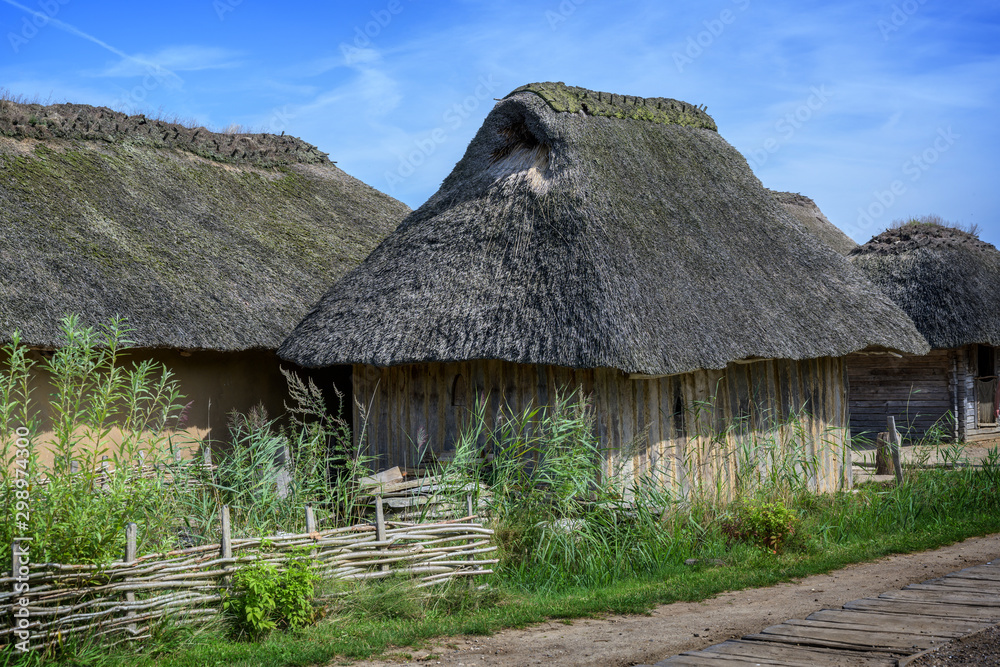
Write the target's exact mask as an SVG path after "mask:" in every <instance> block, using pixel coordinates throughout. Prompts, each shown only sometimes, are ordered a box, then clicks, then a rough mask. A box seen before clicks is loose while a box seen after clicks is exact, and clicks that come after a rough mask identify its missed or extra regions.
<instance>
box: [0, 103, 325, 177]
mask: <svg viewBox="0 0 1000 667" xmlns="http://www.w3.org/2000/svg"><path fill="white" fill-rule="evenodd" d="M0 135H2V136H7V137H11V138H14V139H39V140H42V141H45V140H50V139H64V140H70V141H104V142H108V143H125V144H132V145H140V146H148V147H150V148H174V149H178V150H183V151H188V152H190V153H194V154H195V155H200V156H201V157H204V158H208V159H209V160H215V161H217V162H231V163H237V164H254V165H258V166H263V167H276V166H280V165H288V164H325V163H327V162H328V160H327V154H326V153H324V152H322V151H320V150H319V149H318V148H316V147H315V146H313V145H312V144H309V143H306V142H305V141H302V140H301V139H299V138H297V137H292V136H285V135H284V134H283V133H282V134H281V135H280V136H276V135H273V134H261V133H245V132H233V133H229V132H210V131H208V130H207V129H205V128H204V127H188V126H186V125H181V124H179V123H171V122H167V121H164V120H157V119H155V118H146V116H145V115H143V114H135V115H131V116H130V115H128V114H125V113H122V112H121V111H113V110H111V109H109V108H107V107H93V106H90V105H87V104H51V105H48V106H42V105H40V104H20V103H17V102H11V101H9V100H0Z"/></svg>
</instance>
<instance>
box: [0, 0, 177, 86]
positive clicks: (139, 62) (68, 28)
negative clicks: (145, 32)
mask: <svg viewBox="0 0 1000 667" xmlns="http://www.w3.org/2000/svg"><path fill="white" fill-rule="evenodd" d="M2 1H3V2H5V3H7V4H8V5H10V6H11V7H17V8H18V9H20V10H21V11H24V12H27V13H29V14H31V15H32V16H35V17H37V18H39V19H42V20H43V21H45V22H46V23H51V24H52V25H53V26H55V27H56V28H59V29H60V30H63V31H65V32H68V33H70V34H71V35H75V36H77V37H80V38H81V39H85V40H87V41H88V42H93V43H94V44H97V45H98V46H99V47H101V48H102V49H105V50H107V51H110V52H111V53H113V54H115V55H116V56H118V57H120V58H121V59H122V60H123V61H128V62H131V63H133V64H134V65H136V66H138V67H141V68H142V69H143V71H144V72H145V71H149V69H150V68H153V69H156V68H157V65H156V64H155V63H153V62H150V61H148V60H144V59H142V58H141V57H139V56H133V55H129V54H128V53H125V52H124V51H122V50H121V49H117V48H115V47H113V46H111V45H110V44H108V43H107V42H105V41H104V40H101V39H98V38H97V37H94V36H93V35H91V34H88V33H86V32H84V31H82V30H80V29H79V28H77V27H75V26H72V25H70V24H69V23H66V22H65V21H60V20H59V19H57V18H54V17H51V16H48V15H46V14H43V13H41V12H39V11H36V10H34V9H32V8H30V7H25V6H24V5H22V4H20V3H18V2H14V0H2ZM159 73H160V74H161V75H162V76H164V77H169V78H175V79H176V80H177V82H180V81H181V78H180V77H179V76H177V75H176V74H175V73H174V72H172V71H171V70H170V69H167V68H164V67H161V68H160V72H159Z"/></svg>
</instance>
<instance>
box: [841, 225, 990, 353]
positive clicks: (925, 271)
mask: <svg viewBox="0 0 1000 667" xmlns="http://www.w3.org/2000/svg"><path fill="white" fill-rule="evenodd" d="M850 260H851V262H852V263H853V264H854V266H855V267H857V268H858V269H860V270H861V272H862V273H864V274H865V275H866V276H867V277H868V278H869V279H870V280H871V281H872V282H873V283H875V284H876V285H877V286H878V287H879V288H880V289H881V290H882V292H883V293H884V294H885V295H886V296H887V297H889V298H890V299H892V300H893V301H894V302H896V303H897V304H898V305H899V307H900V308H902V309H903V310H904V311H905V312H906V314H907V315H909V316H910V318H911V319H912V320H913V322H914V323H915V324H916V326H917V329H919V330H920V332H921V333H922V334H923V335H924V337H925V338H926V339H927V341H928V342H929V343H930V344H931V347H933V348H936V349H944V348H955V347H961V346H963V345H969V344H973V343H982V344H987V345H1000V289H998V286H1000V252H998V251H997V249H996V248H995V247H994V246H992V245H991V244H989V243H986V242H985V241H980V240H979V239H978V238H976V237H975V236H973V235H972V234H969V233H967V232H964V231H962V230H959V229H955V228H953V227H948V226H944V225H939V224H934V223H923V222H920V223H911V224H906V225H903V226H901V227H898V228H895V229H889V230H886V231H884V232H882V233H881V234H879V235H878V236H875V237H874V238H873V239H872V240H870V241H869V242H868V243H865V244H864V245H862V246H859V247H858V248H857V249H856V250H854V251H853V252H852V253H851V255H850Z"/></svg>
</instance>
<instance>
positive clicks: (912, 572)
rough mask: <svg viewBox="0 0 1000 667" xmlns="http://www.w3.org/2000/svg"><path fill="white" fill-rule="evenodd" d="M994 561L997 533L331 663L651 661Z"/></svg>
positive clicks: (999, 548) (606, 666)
mask: <svg viewBox="0 0 1000 667" xmlns="http://www.w3.org/2000/svg"><path fill="white" fill-rule="evenodd" d="M997 558H1000V534H994V535H989V536H986V537H976V538H971V539H968V540H965V541H964V542H961V543H958V544H953V545H951V546H947V547H942V548H940V549H935V550H932V551H924V552H920V553H915V554H906V555H900V556H890V557H887V558H882V559H880V560H877V561H873V562H869V563H859V564H856V565H849V566H848V567H845V568H843V569H840V570H836V571H834V572H830V573H829V574H821V575H814V576H811V577H806V578H805V579H800V580H796V581H794V582H791V583H785V584H779V585H777V586H771V587H768V588H758V589H749V590H744V591H734V592H729V593H723V594H721V595H719V596H717V597H715V598H712V599H710V600H705V601H703V602H678V603H674V604H669V605H662V606H660V607H657V608H656V609H654V610H653V611H652V612H651V613H650V614H649V615H648V616H608V617H606V618H601V619H583V620H578V621H573V622H572V623H570V624H564V623H562V622H549V623H543V624H540V625H536V626H533V627H530V628H527V629H524V630H505V631H503V632H499V633H497V634H496V635H493V636H492V637H448V638H442V639H441V640H440V641H438V642H437V643H435V644H434V645H431V646H427V647H425V648H424V649H421V650H411V649H405V650H403V651H400V652H398V653H396V654H395V655H393V654H391V653H390V654H389V655H387V656H385V657H383V658H382V659H379V660H375V661H365V662H356V663H344V662H340V661H338V662H335V663H333V664H351V665H353V666H354V667H377V666H388V665H428V664H430V665H452V666H458V665H463V666H471V665H501V666H503V667H521V666H526V665H567V666H568V665H580V666H583V665H601V666H602V667H624V666H626V665H635V664H640V663H654V662H657V661H659V660H663V659H664V658H666V657H668V656H671V655H674V654H677V653H680V652H681V651H690V650H698V649H702V648H705V647H707V646H711V645H712V644H717V643H719V642H722V641H725V640H727V639H731V638H733V637H739V636H742V635H746V634H750V633H754V632H760V631H761V630H762V629H763V628H765V627H767V626H769V625H775V624H776V623H780V622H782V621H784V620H786V619H790V618H805V617H806V616H808V615H809V614H811V613H812V612H814V611H817V610H819V609H824V608H834V609H836V608H839V607H841V606H843V604H844V603H846V602H850V601H851V600H857V599H858V598H863V597H870V596H875V595H878V594H879V593H882V592H885V591H890V590H893V589H898V588H902V587H903V586H906V585H908V584H912V583H917V582H920V581H924V580H926V579H931V578H934V577H940V576H943V575H945V574H948V573H949V572H954V571H955V570H961V569H962V568H965V567H970V566H972V565H980V564H982V563H986V562H989V561H992V560H994V559H997ZM932 664H933V663H932ZM958 664H962V663H958ZM987 664H989V663H987Z"/></svg>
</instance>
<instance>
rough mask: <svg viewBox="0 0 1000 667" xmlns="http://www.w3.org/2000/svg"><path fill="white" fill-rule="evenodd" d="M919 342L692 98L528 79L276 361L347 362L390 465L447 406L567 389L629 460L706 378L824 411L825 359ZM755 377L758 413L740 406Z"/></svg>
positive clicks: (447, 428) (781, 405) (446, 439)
mask: <svg viewBox="0 0 1000 667" xmlns="http://www.w3.org/2000/svg"><path fill="white" fill-rule="evenodd" d="M924 348H925V343H924V342H923V339H922V338H921V337H920V335H919V334H918V333H917V332H916V331H915V330H914V329H913V326H912V324H911V323H909V321H908V320H907V319H906V318H905V317H904V316H903V314H902V313H901V312H900V311H899V309H898V308H897V307H896V306H895V305H893V304H892V303H891V302H889V301H888V300H887V299H886V298H885V297H883V296H881V295H879V294H877V293H876V292H875V291H874V290H873V289H872V287H871V285H870V283H868V282H867V281H866V280H865V279H864V278H862V277H861V276H860V275H858V274H857V273H856V272H855V271H853V270H852V269H851V267H850V265H849V264H848V263H847V262H846V261H845V260H844V259H843V258H842V257H840V256H839V255H838V254H837V253H835V252H834V251H832V250H831V249H830V248H828V247H826V246H824V245H822V244H820V243H818V242H816V241H815V239H813V238H812V237H811V236H810V235H808V234H807V233H806V232H804V231H803V230H802V229H801V227H800V226H799V225H798V224H796V223H794V222H792V221H791V220H790V218H789V217H788V214H787V213H786V212H785V211H784V210H783V209H782V207H781V206H780V205H779V204H778V203H777V202H776V201H775V199H774V198H773V197H772V196H771V195H770V194H769V193H768V192H767V191H766V190H765V189H764V188H763V187H762V186H761V184H760V182H759V181H758V180H757V178H756V177H754V175H753V173H752V172H751V171H750V168H749V167H748V165H747V163H746V161H745V160H744V159H743V157H742V156H741V155H740V154H739V153H738V152H737V151H736V150H735V149H733V147H732V146H730V145H729V144H727V143H726V142H725V141H724V140H723V139H722V138H721V137H720V136H719V134H718V132H717V130H716V125H715V122H714V121H713V120H712V119H711V117H709V116H708V114H707V113H705V112H704V111H703V110H701V109H700V108H698V107H694V106H692V105H689V104H686V103H684V102H678V101H676V100H670V99H663V98H647V99H642V98H636V97H631V96H623V95H617V94H609V93H599V92H595V91H589V90H585V89H582V88H573V87H568V86H565V85H563V84H554V83H546V84H532V85H529V86H525V87H522V88H519V89H517V90H515V91H514V92H513V93H511V94H510V95H508V96H507V97H506V98H504V99H503V100H502V101H500V102H499V103H498V104H497V105H496V107H495V108H494V109H493V111H492V112H491V113H490V114H489V116H488V117H487V119H486V121H485V123H484V124H483V127H482V128H481V129H480V131H479V132H478V133H477V135H476V137H475V138H474V139H473V141H472V143H471V144H470V145H469V148H468V150H467V151H466V153H465V156H464V157H463V158H462V160H461V161H460V162H459V163H458V165H457V166H456V167H455V169H454V171H453V172H452V173H451V175H449V176H448V178H447V179H445V181H444V183H443V185H442V186H441V189H440V190H439V191H438V192H437V193H436V194H435V195H434V196H433V197H431V198H430V199H429V200H428V201H427V203H425V204H424V205H423V206H422V207H420V208H419V209H418V210H416V211H414V212H413V213H412V214H411V215H410V216H409V217H408V218H406V220H404V221H403V223H402V224H401V225H400V226H399V227H398V228H397V229H396V231H395V232H393V233H392V234H391V235H390V236H389V237H388V238H387V239H386V240H385V241H383V242H382V243H381V244H380V245H379V247H378V248H377V249H376V250H375V251H374V252H373V253H372V254H371V255H370V256H369V257H368V258H367V259H366V260H365V261H364V262H363V263H362V264H361V266H359V267H358V268H357V269H355V270H353V271H351V272H350V273H348V274H347V276H345V277H344V279H342V280H341V281H340V282H339V283H338V284H337V285H335V286H334V288H333V289H331V290H330V291H329V292H328V293H327V294H326V295H325V296H324V297H323V299H322V300H321V301H320V302H319V304H318V305H317V306H316V307H315V308H314V309H313V310H312V312H310V313H309V315H308V316H307V317H306V318H305V320H303V322H302V323H301V324H300V325H299V326H298V327H297V328H296V329H295V331H294V333H293V334H292V335H291V336H290V337H289V339H288V340H287V341H286V342H285V343H284V344H283V345H282V347H281V348H280V350H279V355H281V356H282V357H284V358H286V359H290V360H293V361H295V362H297V363H300V364H303V365H305V366H311V367H323V366H330V365H334V364H353V365H354V368H355V371H354V377H355V392H356V393H359V392H360V395H359V398H360V399H361V400H369V399H370V398H371V396H369V395H367V394H366V393H365V392H368V393H369V394H371V395H372V396H374V397H375V399H376V402H378V401H383V402H388V405H387V406H383V407H382V408H373V409H372V412H373V414H376V415H377V414H378V413H377V410H378V409H381V410H382V411H383V412H384V413H385V415H384V416H381V417H377V419H376V420H375V423H374V424H370V425H369V429H371V430H370V433H371V434H372V438H373V442H374V443H375V449H376V451H377V452H378V453H379V454H381V455H382V456H384V457H385V459H387V462H388V460H393V461H402V459H403V449H404V448H406V447H407V446H408V445H407V437H409V438H411V439H414V438H416V437H417V436H416V433H417V431H418V430H420V429H426V431H427V432H428V433H429V436H430V438H431V442H432V444H433V446H434V447H436V448H440V447H448V446H449V444H450V442H452V441H453V438H454V426H455V424H456V423H458V422H459V420H460V419H461V417H462V413H461V410H458V411H454V413H453V411H452V410H451V409H450V406H452V405H456V406H460V405H462V404H465V405H469V404H471V402H470V399H471V398H474V397H475V396H478V395H482V394H489V395H490V396H491V397H498V396H499V395H501V394H502V396H503V400H505V401H507V402H508V403H512V404H524V403H526V402H528V401H539V402H545V400H546V397H547V396H551V393H552V391H554V387H555V386H557V385H559V384H568V385H570V386H577V385H583V386H584V388H585V389H586V390H587V391H592V392H593V393H594V396H595V401H596V402H597V404H598V405H597V409H598V413H599V424H598V428H599V430H600V432H601V435H602V438H603V439H604V440H605V442H606V443H607V444H608V445H609V446H611V447H616V448H618V447H622V446H624V445H626V444H627V443H628V441H630V440H632V439H633V438H641V439H643V440H644V441H645V439H646V438H648V447H644V448H642V453H641V454H640V455H638V458H636V459H635V464H636V465H646V464H647V463H655V459H659V458H660V457H662V456H664V455H665V454H666V451H667V450H668V449H669V448H671V447H673V446H674V445H676V444H677V443H679V442H680V441H681V440H682V439H683V438H682V434H681V432H682V431H686V432H690V431H691V425H690V424H688V425H684V426H683V427H682V425H681V423H680V422H678V417H677V416H676V410H675V408H676V407H677V406H678V405H680V406H681V408H684V407H690V406H691V405H693V403H694V402H695V401H697V400H699V399H700V398H704V399H706V400H707V399H709V397H710V393H711V395H714V394H715V393H716V390H717V389H718V394H719V396H726V395H727V392H731V394H732V398H733V401H729V400H728V399H725V398H720V399H719V406H720V409H721V408H722V404H723V403H725V405H726V408H725V409H726V411H727V412H732V413H733V414H734V415H735V413H741V412H743V411H746V410H750V409H751V407H750V405H751V404H753V405H756V406H757V407H758V408H760V409H759V410H755V411H756V412H759V413H761V414H763V412H765V411H767V410H771V414H779V413H781V414H784V415H787V414H788V413H789V411H794V410H796V409H799V408H801V407H802V400H803V398H804V396H802V395H796V392H798V391H800V390H804V389H805V387H806V386H807V385H808V386H809V387H817V388H816V392H819V393H817V394H815V396H816V397H817V402H819V401H821V400H823V399H821V398H819V397H820V396H821V395H822V396H824V397H826V396H828V397H830V398H831V401H832V399H833V397H834V394H835V391H834V389H835V387H841V388H842V381H841V372H840V371H841V368H840V366H839V362H838V361H836V360H837V358H839V357H841V356H843V355H846V354H848V353H850V352H853V351H856V350H861V349H892V350H906V351H912V352H921V351H923V350H924ZM757 360H760V361H757ZM763 360H781V361H763ZM817 360H822V363H818V361H817ZM755 361H756V362H757V363H747V362H755ZM806 367H808V369H809V370H803V369H805V368H806ZM820 375H822V377H823V378H824V379H822V380H819V379H817V378H818V376H820ZM793 376H794V378H795V379H793V380H791V379H789V378H791V377H793ZM720 382H721V383H722V384H723V386H721V387H720V386H719V383H720ZM788 382H792V383H794V384H795V389H794V390H791V393H790V389H789V385H787V383H788ZM748 383H749V385H748ZM762 383H763V384H762ZM768 383H770V384H768ZM775 383H777V384H778V385H780V387H781V389H780V390H774V387H775ZM825 383H830V387H829V388H827V387H825V386H824V387H823V388H822V389H819V388H818V387H819V385H821V384H825ZM376 386H377V387H378V389H376ZM696 386H697V388H696ZM768 386H770V387H771V390H772V392H771V394H770V396H771V399H772V401H773V404H767V405H765V403H767V401H766V399H763V398H761V400H760V401H757V402H755V399H754V398H753V394H754V393H755V391H756V392H757V394H758V397H759V395H760V393H761V392H764V393H766V392H767V389H766V387H768ZM456 392H458V393H459V394H462V395H456ZM430 397H433V398H430ZM432 400H433V401H435V402H437V403H444V404H446V405H447V406H448V407H445V406H444V405H442V406H441V407H440V409H438V408H436V407H435V406H431V405H430V402H431V401H432ZM401 402H402V403H407V404H408V405H409V407H406V406H403V405H399V404H400V403H401ZM640 404H641V407H640ZM845 407H846V406H842V405H840V404H839V403H838V405H837V406H833V404H832V402H831V404H830V405H828V406H827V409H829V410H831V411H838V410H840V409H841V408H845ZM813 409H815V410H817V411H819V410H820V407H819V406H814V408H813ZM493 412H494V413H495V410H494V411H493ZM823 418H824V419H825V418H826V417H823ZM845 418H846V411H845V414H844V415H843V416H841V417H839V419H845ZM829 419H830V420H831V422H830V423H832V424H834V425H836V424H837V422H836V419H835V418H834V417H833V416H830V417H829ZM681 421H683V419H681ZM643 432H646V433H648V435H647V436H643V435H642V433H643ZM665 461H666V459H665V458H664V461H663V462H664V463H665ZM825 463H826V464H829V465H828V468H829V470H828V473H829V474H828V475H827V476H826V477H825V478H824V479H823V480H822V481H821V482H820V484H821V485H823V486H827V485H830V484H834V485H835V484H836V479H837V475H839V474H840V473H841V472H842V471H835V470H834V469H833V468H834V463H833V462H832V460H826V461H825Z"/></svg>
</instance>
